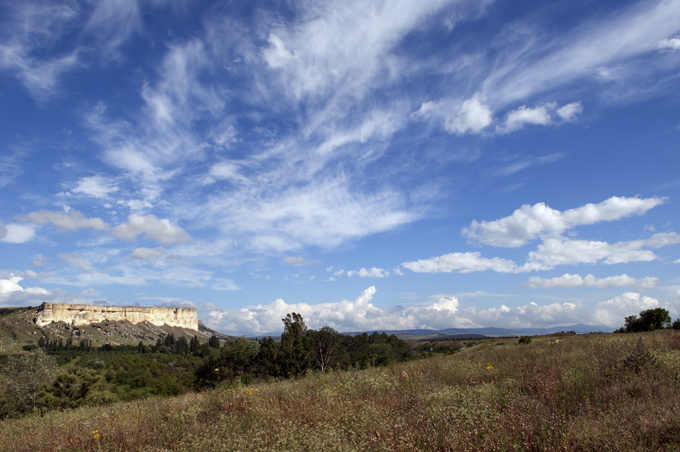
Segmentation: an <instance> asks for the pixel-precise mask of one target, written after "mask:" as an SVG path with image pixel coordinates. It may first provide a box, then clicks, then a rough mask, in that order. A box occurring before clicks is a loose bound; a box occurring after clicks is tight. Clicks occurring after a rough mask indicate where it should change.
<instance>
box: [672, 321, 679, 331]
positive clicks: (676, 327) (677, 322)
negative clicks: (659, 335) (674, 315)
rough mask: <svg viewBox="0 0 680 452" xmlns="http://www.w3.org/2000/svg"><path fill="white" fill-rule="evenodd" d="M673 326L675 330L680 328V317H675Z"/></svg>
mask: <svg viewBox="0 0 680 452" xmlns="http://www.w3.org/2000/svg"><path fill="white" fill-rule="evenodd" d="M672 327H673V329H674V330H680V319H675V322H673V325H672Z"/></svg>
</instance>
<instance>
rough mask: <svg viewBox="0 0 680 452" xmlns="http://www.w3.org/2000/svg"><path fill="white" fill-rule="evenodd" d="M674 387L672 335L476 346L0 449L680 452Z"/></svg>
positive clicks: (31, 430) (162, 406)
mask: <svg viewBox="0 0 680 452" xmlns="http://www.w3.org/2000/svg"><path fill="white" fill-rule="evenodd" d="M639 338H642V348H641V347H640V344H639ZM679 380H680V333H678V332H677V331H658V332H654V333H641V334H616V335H613V334H608V335H604V334H603V335H598V334H591V335H585V336H573V335H569V336H562V337H560V336H551V337H542V338H534V340H533V341H532V342H531V343H530V344H525V345H517V340H516V339H514V340H512V339H503V340H487V341H483V342H482V343H481V344H480V345H476V346H474V347H471V348H468V349H466V350H463V351H462V352H457V353H454V354H437V355H435V356H433V357H431V358H428V359H423V360H418V361H411V362H406V363H399V364H394V365H391V366H388V367H382V368H372V369H367V370H362V371H347V372H344V371H343V372H332V371H331V372H328V373H314V374H310V375H307V376H305V377H303V378H299V379H297V380H287V381H278V382H276V381H275V382H270V383H254V384H252V385H251V386H249V387H246V386H243V385H240V384H237V383H234V385H233V386H231V387H228V386H222V387H220V388H218V389H216V390H214V391H210V392H203V393H189V394H185V395H181V396H178V397H173V398H152V399H149V400H138V401H133V402H121V403H117V404H113V405H109V406H105V407H98V408H94V407H86V408H80V409H77V410H67V411H65V412H50V413H48V414H46V415H45V416H44V417H40V416H37V415H36V416H29V417H26V418H23V419H18V420H5V421H2V422H0V450H2V451H17V452H19V451H57V450H59V451H81V450H87V451H90V450H92V451H217V450H220V451H221V450H229V451H231V450H234V451H235V450H241V451H265V450H270V451H274V450H277V451H278V450H308V451H321V450H333V451H335V450H337V451H350V450H372V451H379V450H399V451H411V450H423V451H432V450H437V451H449V450H450V451H465V450H476V451H495V450H499V451H501V450H502V451H512V450H537V451H538V450H546V451H553V450H555V451H556V450H564V451H571V450H584V451H585V450H588V451H605V450H611V451H629V450H665V451H680V381H679Z"/></svg>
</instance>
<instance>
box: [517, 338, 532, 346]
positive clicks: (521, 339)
mask: <svg viewBox="0 0 680 452" xmlns="http://www.w3.org/2000/svg"><path fill="white" fill-rule="evenodd" d="M517 343H518V344H530V343H531V338H530V337H529V336H522V337H520V338H519V340H518V341H517Z"/></svg>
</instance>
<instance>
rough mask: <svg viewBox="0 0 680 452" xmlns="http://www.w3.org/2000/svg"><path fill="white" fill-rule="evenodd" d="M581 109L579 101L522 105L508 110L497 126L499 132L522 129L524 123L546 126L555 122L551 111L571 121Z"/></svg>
mask: <svg viewBox="0 0 680 452" xmlns="http://www.w3.org/2000/svg"><path fill="white" fill-rule="evenodd" d="M582 111H583V105H581V102H572V103H570V104H567V105H564V106H562V107H560V108H557V103H556V102H549V103H547V104H544V105H539V106H537V107H534V108H529V107H527V106H526V105H522V106H521V107H519V108H518V109H517V110H512V111H509V112H508V113H507V114H506V115H505V123H504V124H503V125H502V126H500V125H499V126H498V127H497V131H498V132H500V133H510V132H514V131H515V130H520V129H523V128H524V126H525V125H527V124H532V125H540V126H547V125H550V124H555V120H554V119H553V116H552V115H553V113H554V114H556V115H557V118H559V119H560V120H561V121H562V122H571V121H575V120H576V116H577V115H579V114H580V113H581V112H582Z"/></svg>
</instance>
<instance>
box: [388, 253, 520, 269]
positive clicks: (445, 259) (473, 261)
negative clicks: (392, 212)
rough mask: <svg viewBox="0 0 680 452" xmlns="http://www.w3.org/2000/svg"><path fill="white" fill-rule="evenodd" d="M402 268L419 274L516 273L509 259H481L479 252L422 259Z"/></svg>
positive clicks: (406, 264)
mask: <svg viewBox="0 0 680 452" xmlns="http://www.w3.org/2000/svg"><path fill="white" fill-rule="evenodd" d="M401 266H402V267H404V268H408V269H409V270H411V271H414V272H417V273H451V272H453V271H458V272H459V273H471V272H478V271H486V270H493V271H496V272H500V273H511V272H513V271H515V269H516V264H515V263H514V262H513V261H511V260H508V259H502V258H500V257H494V258H492V259H487V258H484V257H481V254H480V252H479V251H475V252H467V253H450V254H444V255H443V256H438V257H432V258H430V259H420V260H417V261H414V262H404V263H402V264H401Z"/></svg>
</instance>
